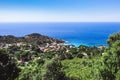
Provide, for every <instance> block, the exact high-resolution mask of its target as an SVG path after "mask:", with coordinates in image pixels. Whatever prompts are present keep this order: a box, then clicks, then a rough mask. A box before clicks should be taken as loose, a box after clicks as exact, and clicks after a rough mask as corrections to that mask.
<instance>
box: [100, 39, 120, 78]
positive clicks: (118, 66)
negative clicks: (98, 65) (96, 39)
mask: <svg viewBox="0 0 120 80" xmlns="http://www.w3.org/2000/svg"><path fill="white" fill-rule="evenodd" d="M102 61H103V69H102V70H101V75H102V77H103V80H115V79H116V74H117V73H118V71H119V70H120V41H116V42H114V43H113V44H112V46H111V48H110V49H108V50H106V52H105V54H104V56H103V57H102Z"/></svg>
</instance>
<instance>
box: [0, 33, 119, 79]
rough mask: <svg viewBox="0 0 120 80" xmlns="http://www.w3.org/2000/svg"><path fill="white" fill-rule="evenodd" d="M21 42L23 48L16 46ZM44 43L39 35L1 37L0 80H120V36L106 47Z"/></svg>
mask: <svg viewBox="0 0 120 80" xmlns="http://www.w3.org/2000/svg"><path fill="white" fill-rule="evenodd" d="M38 36H39V37H38ZM4 37H5V36H4ZM13 38H14V39H13ZM25 38H29V40H27V39H25ZM37 38H39V39H40V38H41V39H40V40H37ZM6 39H8V40H9V39H10V42H8V41H6ZM22 39H24V40H25V43H24V44H23V43H22V45H15V44H14V42H15V41H17V40H18V42H19V41H20V40H21V41H23V40H22ZM42 39H43V36H42V35H41V36H40V35H39V34H32V35H28V36H27V37H24V38H19V39H18V38H16V37H14V36H9V37H8V36H7V37H5V38H3V37H2V36H0V40H1V43H0V45H1V49H0V80H120V33H116V34H113V35H111V36H110V37H109V39H108V46H106V47H104V46H99V47H96V46H93V47H89V46H85V45H80V46H79V47H74V46H71V45H70V46H65V45H56V44H52V43H54V40H55V39H52V38H49V37H47V38H45V37H44V40H43V41H42ZM13 40H14V41H13ZM12 41H13V42H12ZM31 41H32V42H31ZM36 41H37V42H36ZM39 41H40V42H42V43H40V42H39ZM45 41H46V42H45ZM18 42H16V44H17V43H18ZM55 42H56V40H55ZM60 42H61V41H60ZM8 43H9V44H8ZM44 43H45V44H44ZM58 43H59V40H58V42H57V44H58ZM13 44H14V45H13ZM19 44H21V43H19ZM49 45H50V46H49ZM41 46H42V47H41ZM43 48H45V49H43ZM51 49H52V50H51Z"/></svg>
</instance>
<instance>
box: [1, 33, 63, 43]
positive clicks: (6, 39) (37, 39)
mask: <svg viewBox="0 0 120 80" xmlns="http://www.w3.org/2000/svg"><path fill="white" fill-rule="evenodd" d="M18 42H24V43H31V44H37V45H40V44H45V43H52V42H56V43H64V41H63V40H58V39H54V38H50V37H48V36H44V35H41V34H38V33H32V34H29V35H26V36H23V37H15V36H13V35H8V36H0V43H18Z"/></svg>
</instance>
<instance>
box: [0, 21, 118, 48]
mask: <svg viewBox="0 0 120 80" xmlns="http://www.w3.org/2000/svg"><path fill="white" fill-rule="evenodd" d="M119 31H120V22H39V23H38V22H26V23H20V22H19V23H0V35H14V36H18V37H21V36H25V35H27V34H31V33H40V34H42V35H46V36H49V37H52V38H56V39H61V40H64V41H66V44H70V45H75V46H80V45H86V46H100V45H103V46H107V42H106V41H107V39H108V37H109V36H110V35H111V34H113V33H116V32H119Z"/></svg>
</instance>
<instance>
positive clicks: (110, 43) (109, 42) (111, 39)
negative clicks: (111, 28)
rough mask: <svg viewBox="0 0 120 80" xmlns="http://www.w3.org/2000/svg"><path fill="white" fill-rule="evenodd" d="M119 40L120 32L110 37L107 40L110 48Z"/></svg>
mask: <svg viewBox="0 0 120 80" xmlns="http://www.w3.org/2000/svg"><path fill="white" fill-rule="evenodd" d="M117 40H120V32H118V33H116V34H112V35H110V37H109V38H108V40H107V43H108V45H109V46H112V44H113V43H114V42H116V41H117Z"/></svg>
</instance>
